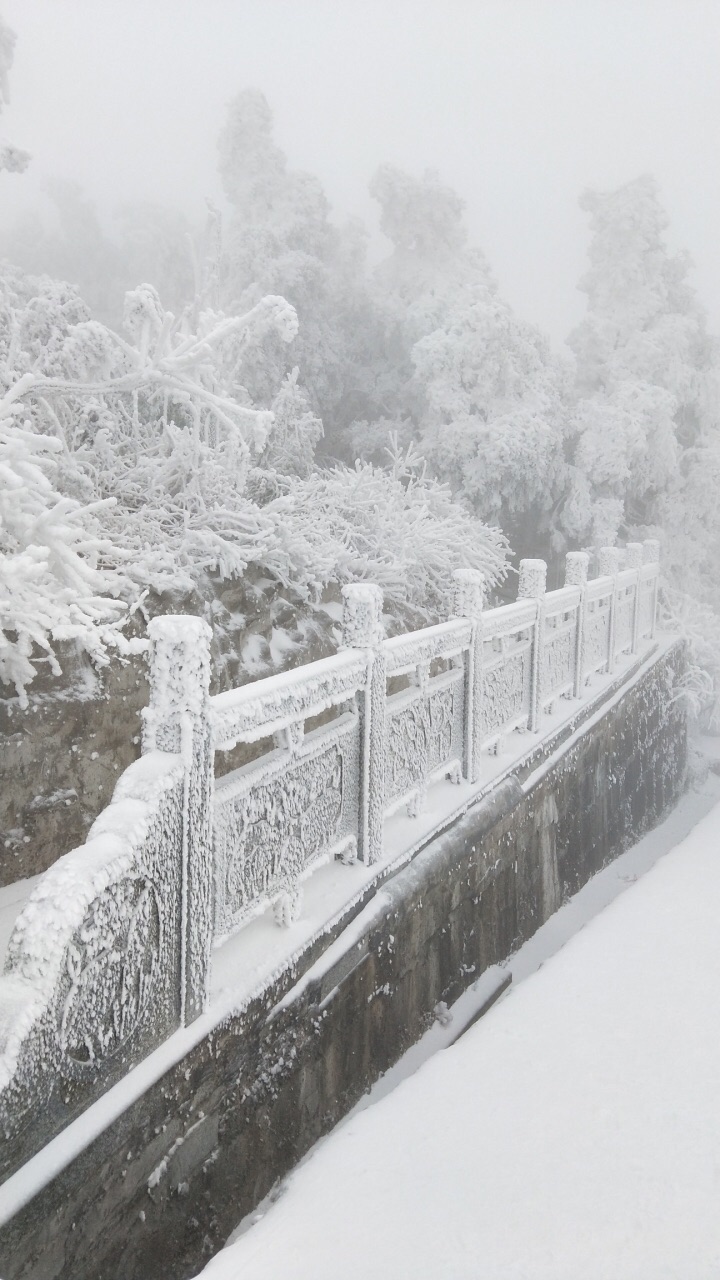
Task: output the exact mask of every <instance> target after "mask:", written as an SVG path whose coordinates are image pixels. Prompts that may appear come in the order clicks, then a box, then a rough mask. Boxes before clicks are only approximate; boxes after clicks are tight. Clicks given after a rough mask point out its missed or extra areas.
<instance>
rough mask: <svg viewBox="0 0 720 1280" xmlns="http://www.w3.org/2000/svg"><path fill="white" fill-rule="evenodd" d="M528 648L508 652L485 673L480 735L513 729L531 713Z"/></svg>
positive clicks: (487, 735) (490, 734)
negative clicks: (502, 659)
mask: <svg viewBox="0 0 720 1280" xmlns="http://www.w3.org/2000/svg"><path fill="white" fill-rule="evenodd" d="M530 653H531V650H530V646H529V644H528V645H526V646H524V647H523V648H521V649H516V650H515V651H514V652H510V653H509V654H508V655H507V657H506V658H505V659H504V661H501V662H498V663H496V664H495V665H494V666H492V667H489V668H487V669H486V670H485V672H484V680H483V698H482V710H481V724H482V729H481V735H482V738H483V739H486V738H489V737H492V735H493V733H495V731H496V730H500V731H502V730H503V729H504V728H513V727H514V726H516V725H517V724H518V722H519V721H520V720H522V719H523V718H524V717H525V718H526V717H528V716H529V714H530V679H531V670H530Z"/></svg>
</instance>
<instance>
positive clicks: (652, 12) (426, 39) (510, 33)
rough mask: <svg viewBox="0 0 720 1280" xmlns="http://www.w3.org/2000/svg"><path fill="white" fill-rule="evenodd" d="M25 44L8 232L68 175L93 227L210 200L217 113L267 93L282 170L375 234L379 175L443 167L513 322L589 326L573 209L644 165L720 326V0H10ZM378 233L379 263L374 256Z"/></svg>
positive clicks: (4, 207)
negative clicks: (94, 210) (122, 206)
mask: <svg viewBox="0 0 720 1280" xmlns="http://www.w3.org/2000/svg"><path fill="white" fill-rule="evenodd" d="M0 12H2V14H3V16H4V17H5V19H6V21H7V22H8V23H9V24H10V25H11V26H12V27H13V28H14V29H15V31H16V32H17V35H18V43H17V47H16V55H15V64H14V67H13V70H12V73H11V92H12V104H11V106H10V107H9V108H8V109H7V110H6V111H5V112H4V113H3V117H2V120H1V121H0V126H1V127H2V132H3V133H4V134H5V135H6V136H7V137H8V138H9V139H10V140H11V141H13V142H14V143H16V144H17V145H18V146H22V147H25V148H26V149H28V150H29V151H31V152H32V155H33V162H32V166H31V169H30V170H29V171H28V172H27V173H26V174H24V175H22V176H18V175H7V174H3V175H2V186H1V187H0V202H1V203H0V223H3V224H6V223H7V222H8V221H12V220H13V219H14V218H15V217H16V216H17V215H18V214H19V213H20V212H21V211H22V209H23V208H24V207H26V206H27V205H28V203H31V202H33V201H34V202H37V201H39V200H41V199H42V186H43V183H44V181H45V180H46V179H47V178H48V177H49V176H64V177H74V178H76V179H77V180H78V181H80V182H81V184H82V185H83V187H84V188H85V190H86V191H87V193H88V194H89V195H91V196H92V197H93V198H94V199H95V200H96V201H97V203H98V205H99V207H100V209H101V211H102V213H103V215H104V216H109V215H110V214H111V212H112V210H113V208H114V207H115V206H116V205H118V204H119V203H121V202H123V201H129V200H136V199H138V200H144V199H148V200H152V201H156V202H158V203H161V204H167V205H174V206H176V207H180V208H182V209H183V210H184V211H185V212H186V213H188V214H189V215H190V216H192V217H193V218H195V219H200V218H202V216H203V212H204V202H203V198H204V196H205V195H212V196H214V197H215V198H216V199H217V198H219V194H220V189H219V181H218V178H217V175H216V171H215V164H216V149H215V144H216V138H217V133H218V130H219V128H220V125H221V124H222V121H223V118H224V110H225V104H226V103H227V101H228V100H229V98H231V97H232V95H233V94H234V93H236V92H237V91H238V90H239V89H241V88H244V87H247V86H249V85H253V86H257V87H258V88H260V89H262V90H263V91H264V93H265V94H266V96H267V98H268V100H269V101H270V104H271V106H272V108H273V110H274V113H275V120H276V137H277V140H278V142H279V144H280V145H281V146H282V147H283V148H284V150H285V151H286V152H287V154H288V157H289V160H290V163H291V164H292V165H293V167H298V168H304V169H308V170H311V171H312V172H314V173H316V174H318V176H319V177H320V178H321V180H322V182H323V184H324V186H325V190H326V192H327V195H328V197H329V199H330V201H331V203H332V205H333V208H334V210H335V213H336V214H337V215H338V216H344V215H347V214H351V213H355V214H359V215H360V216H361V217H363V219H364V220H365V221H366V222H367V223H368V225H369V226H371V227H374V226H376V222H377V219H376V213H375V206H374V203H373V201H371V200H370V198H369V196H368V195H367V192H366V187H367V182H368V179H369V178H370V176H371V174H372V173H373V170H374V169H375V167H376V166H377V164H378V163H380V162H382V161H392V162H393V163H395V164H398V165H401V166H402V167H404V168H407V169H409V170H412V171H415V172H417V171H421V170H422V169H424V168H426V167H432V168H436V169H437V170H439V172H440V175H441V177H442V179H443V180H444V181H445V182H447V183H448V184H449V185H451V186H453V187H454V188H455V189H456V190H457V191H458V192H459V193H460V194H461V195H462V196H463V197H464V199H465V200H466V201H467V216H468V223H469V226H470V229H471V234H472V238H473V240H474V241H475V242H476V243H477V244H479V245H480V246H481V247H482V248H483V249H484V250H485V252H486V254H487V255H488V258H489V260H490V263H491V265H492V267H493V269H494V271H495V274H496V275H497V277H498V279H499V282H500V286H501V289H502V291H503V293H504V294H505V296H506V297H507V298H508V299H509V301H510V302H511V303H512V304H513V305H514V306H515V307H516V309H517V310H518V312H519V313H520V314H522V315H523V316H525V317H527V318H528V319H531V320H534V321H536V322H538V323H539V324H541V325H542V326H543V327H544V328H545V329H546V330H547V331H549V332H550V334H551V336H552V337H553V338H554V339H556V340H561V339H562V338H563V337H564V336H565V335H566V333H567V331H568V329H569V328H570V327H571V326H572V324H573V323H574V322H575V321H576V320H577V319H578V318H579V316H580V314H581V313H582V306H583V301H582V297H581V295H580V294H579V293H578V292H577V290H576V284H577V281H578V278H579V276H580V275H581V273H582V271H583V269H584V265H585V254H586V247H587V230H586V220H585V216H584V215H583V214H582V213H581V211H580V210H579V209H578V207H577V197H578V194H579V192H580V190H581V189H582V188H583V187H585V186H588V185H590V186H599V187H602V188H606V187H612V186H616V185H619V184H620V183H623V182H626V181H628V180H629V179H631V178H634V177H636V176H637V175H638V174H640V173H643V172H650V173H653V174H654V175H655V177H656V178H657V179H658V181H659V183H660V187H661V194H662V198H663V200H664V203H665V206H666V208H667V210H668V213H669V215H670V218H671V229H670V233H669V239H670V242H671V244H672V245H673V246H674V247H684V248H687V249H689V251H690V252H691V254H692V257H693V258H694V260H695V263H696V270H695V273H694V277H693V279H694V283H695V285H696V287H697V289H698V290H699V292H700V294H701V297H702V299H703V301H704V303H705V306H706V307H707V309H708V311H709V312H710V317H711V323H712V326H713V328H714V329H715V331H716V332H717V331H718V330H720V246H719V235H718V228H720V166H719V165H718V125H719V124H720V74H719V68H720V0H618V2H616V0H434V2H433V3H427V0H425V2H423V0H0ZM383 243H384V242H383V241H382V240H381V238H380V237H379V235H376V237H375V240H374V242H373V253H374V255H375V256H378V255H379V254H380V253H381V252H382V250H383Z"/></svg>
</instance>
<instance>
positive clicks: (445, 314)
mask: <svg viewBox="0 0 720 1280" xmlns="http://www.w3.org/2000/svg"><path fill="white" fill-rule="evenodd" d="M370 190H371V193H372V194H373V195H374V196H375V197H376V198H377V199H378V200H379V202H380V206H381V227H382V229H383V231H384V232H385V234H386V235H387V236H388V237H389V238H390V239H391V241H392V243H393V253H392V254H391V256H390V258H389V259H388V260H387V261H386V262H385V263H383V264H382V265H381V266H380V268H379V269H378V273H377V288H378V295H379V307H380V310H381V314H382V316H383V319H384V323H385V333H386V339H385V343H384V346H385V351H386V353H387V360H388V364H389V365H390V366H391V367H390V368H388V369H387V373H386V378H385V382H386V384H387V386H388V396H387V400H388V403H389V407H390V410H391V413H394V414H395V415H396V416H397V417H400V418H402V419H404V422H405V424H406V426H405V432H406V433H407V431H408V426H409V424H410V423H412V424H413V425H414V430H415V432H416V433H417V435H418V437H419V440H420V444H421V448H422V451H423V453H424V454H425V455H426V456H427V458H428V460H429V461H430V462H431V464H432V466H433V468H434V470H435V472H436V473H437V474H438V475H439V476H440V477H442V478H443V479H446V480H447V481H448V482H449V483H450V485H451V487H452V490H453V492H454V493H456V494H458V495H460V496H461V497H462V498H464V499H465V500H466V501H468V502H469V503H470V504H471V506H472V508H473V510H475V511H476V512H477V513H478V514H479V515H480V516H481V517H483V518H484V519H491V520H493V521H499V522H501V523H502V526H503V528H504V529H505V530H506V532H507V533H508V534H509V535H510V537H511V541H513V542H514V543H517V544H518V545H519V546H520V548H523V547H524V546H529V545H531V544H532V545H533V546H534V548H535V550H536V551H537V550H538V548H539V547H540V546H541V545H542V540H543V538H545V537H547V536H549V535H554V536H555V537H556V538H558V537H559V536H560V534H559V529H558V525H557V521H556V519H555V511H556V507H557V504H558V502H559V499H560V496H561V493H562V487H563V481H564V473H565V463H564V456H563V436H564V430H565V408H564V403H563V393H564V384H565V380H566V373H565V369H564V367H563V365H562V364H561V362H560V361H559V360H558V359H557V358H556V357H554V356H553V354H552V352H551V351H550V349H549V346H548V344H547V342H546V341H545V340H544V339H543V338H542V336H541V335H540V333H539V332H538V331H537V330H536V329H535V328H533V326H531V325H529V324H526V323H524V322H523V321H520V320H519V319H518V318H517V317H516V316H515V315H514V314H513V312H512V310H511V308H510V307H509V306H508V305H507V304H506V303H505V302H503V300H502V299H501V298H500V297H499V296H498V292H497V287H496V285H495V282H494V280H493V278H492V276H491V274H490V271H489V268H488V265H487V262H486V260H485V258H484V257H483V255H482V254H481V253H480V252H479V251H478V250H477V249H475V248H473V247H472V246H471V245H469V243H468V239H467V233H466V230H465V226H464V223H463V202H462V201H461V199H460V198H459V197H458V196H457V195H456V193H455V192H453V191H452V190H450V189H449V188H447V187H445V186H443V185H442V184H441V183H440V181H439V179H438V178H437V176H436V175H435V174H434V173H431V172H430V173H426V174H425V175H424V176H423V177H422V178H420V179H415V178H412V177H410V176H409V175H407V174H405V173H403V172H402V171H400V170H398V169H395V168H393V167H392V166H389V165H385V166H383V167H382V168H381V169H379V170H378V172H377V174H376V175H375V178H374V179H373V181H372V183H371V187H370ZM358 434H359V433H357V432H356V435H358ZM370 439H371V441H374V439H375V434H374V433H373V432H371V433H370Z"/></svg>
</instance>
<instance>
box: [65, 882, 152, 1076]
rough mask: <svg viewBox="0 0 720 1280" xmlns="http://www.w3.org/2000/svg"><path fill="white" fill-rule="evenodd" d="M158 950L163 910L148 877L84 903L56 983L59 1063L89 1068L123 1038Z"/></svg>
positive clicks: (139, 1014)
mask: <svg viewBox="0 0 720 1280" xmlns="http://www.w3.org/2000/svg"><path fill="white" fill-rule="evenodd" d="M161 952H162V918H161V912H160V905H159V902H158V895H157V892H156V889H155V886H154V885H153V884H152V883H151V881H150V880H148V879H147V878H144V877H137V878H127V879H125V880H121V881H119V882H118V883H117V884H113V885H111V886H110V887H109V888H108V889H107V890H106V892H105V893H103V894H102V895H101V896H100V897H98V898H96V899H95V901H94V902H92V903H91V904H90V906H89V908H88V910H87V912H86V914H85V918H84V920H83V922H82V924H81V926H80V928H79V929H77V930H76V932H75V935H74V937H73V939H72V942H71V943H70V945H69V946H68V948H67V951H66V955H65V965H64V973H63V975H62V981H61V984H60V986H59V993H58V1005H57V1011H58V1039H59V1044H60V1052H61V1064H62V1070H63V1071H65V1072H67V1073H68V1074H70V1075H78V1073H82V1072H84V1071H85V1070H86V1069H88V1068H92V1069H93V1071H94V1070H95V1069H96V1068H97V1067H98V1066H99V1065H100V1064H102V1063H103V1061H104V1060H105V1059H106V1058H110V1057H112V1055H113V1054H114V1053H116V1052H117V1050H118V1049H120V1048H122V1046H123V1045H125V1044H127V1043H128V1042H129V1041H130V1039H131V1037H132V1036H133V1033H134V1032H135V1030H136V1029H137V1027H138V1026H139V1024H140V1023H141V1021H142V1018H143V1014H144V1013H145V1011H146V1009H147V1007H148V1004H149V1000H150V996H151V993H152V991H153V987H154V984H155V982H156V980H157V978H158V972H159V966H160V956H161Z"/></svg>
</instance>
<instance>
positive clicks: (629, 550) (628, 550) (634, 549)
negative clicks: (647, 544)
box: [625, 542, 643, 569]
mask: <svg viewBox="0 0 720 1280" xmlns="http://www.w3.org/2000/svg"><path fill="white" fill-rule="evenodd" d="M642 562H643V544H642V542H628V543H627V544H626V546H625V564H626V565H627V567H628V569H639V568H640V565H641V564H642Z"/></svg>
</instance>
